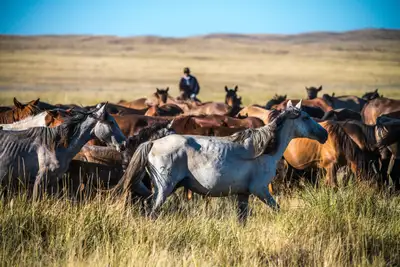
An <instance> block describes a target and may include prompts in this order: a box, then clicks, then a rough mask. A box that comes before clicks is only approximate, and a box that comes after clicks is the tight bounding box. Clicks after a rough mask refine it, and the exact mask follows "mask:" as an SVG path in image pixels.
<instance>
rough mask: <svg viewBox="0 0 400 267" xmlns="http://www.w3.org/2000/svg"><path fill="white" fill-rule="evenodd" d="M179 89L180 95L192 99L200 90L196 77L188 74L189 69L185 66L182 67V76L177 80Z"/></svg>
mask: <svg viewBox="0 0 400 267" xmlns="http://www.w3.org/2000/svg"><path fill="white" fill-rule="evenodd" d="M179 90H180V91H181V95H182V96H183V95H185V96H186V98H189V97H190V99H192V100H195V99H196V96H197V95H198V94H199V92H200V86H199V83H198V82H197V79H196V77H194V76H192V75H191V74H190V69H189V68H187V67H186V68H184V69H183V77H182V78H181V80H180V82H179Z"/></svg>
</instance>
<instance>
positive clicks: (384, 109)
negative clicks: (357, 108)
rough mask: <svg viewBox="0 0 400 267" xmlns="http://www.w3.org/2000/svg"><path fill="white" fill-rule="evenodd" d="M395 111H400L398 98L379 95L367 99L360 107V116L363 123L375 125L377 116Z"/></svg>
mask: <svg viewBox="0 0 400 267" xmlns="http://www.w3.org/2000/svg"><path fill="white" fill-rule="evenodd" d="M396 111H400V100H397V99H390V98H386V97H380V98H375V99H373V100H371V101H369V102H368V103H367V104H366V105H365V106H364V108H363V109H362V111H361V116H362V118H363V121H364V123H365V124H368V125H375V123H376V119H377V118H378V117H379V116H381V115H384V114H388V113H393V112H396Z"/></svg>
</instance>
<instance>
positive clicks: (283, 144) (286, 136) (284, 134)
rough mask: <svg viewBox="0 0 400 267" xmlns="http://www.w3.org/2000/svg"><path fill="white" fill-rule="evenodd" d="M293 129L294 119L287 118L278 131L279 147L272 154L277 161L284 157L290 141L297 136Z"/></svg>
mask: <svg viewBox="0 0 400 267" xmlns="http://www.w3.org/2000/svg"><path fill="white" fill-rule="evenodd" d="M264 127H266V126H264ZM293 129H294V125H293V120H290V119H285V121H284V122H283V125H282V126H281V128H280V129H279V130H278V132H277V133H276V134H277V135H278V144H277V149H276V151H275V152H274V153H273V154H272V155H270V156H272V157H273V159H274V160H275V161H276V162H277V161H278V160H280V159H281V158H282V156H283V153H284V152H285V150H286V148H287V146H288V145H289V143H290V141H291V140H292V139H293V138H295V133H294V131H293Z"/></svg>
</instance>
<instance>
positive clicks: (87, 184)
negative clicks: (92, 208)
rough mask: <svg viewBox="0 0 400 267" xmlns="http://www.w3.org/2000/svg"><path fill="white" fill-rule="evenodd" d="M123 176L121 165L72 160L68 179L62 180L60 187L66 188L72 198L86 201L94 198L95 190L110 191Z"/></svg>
mask: <svg viewBox="0 0 400 267" xmlns="http://www.w3.org/2000/svg"><path fill="white" fill-rule="evenodd" d="M122 175H123V169H122V167H121V165H112V166H109V165H104V164H99V163H94V162H86V161H80V160H75V159H74V160H72V161H71V163H70V164H69V168H68V171H67V172H66V179H64V180H60V185H59V186H60V187H61V188H64V186H65V185H66V188H67V189H68V191H69V192H70V194H69V195H70V196H72V197H75V198H78V199H81V200H86V199H88V198H89V197H91V196H93V195H94V194H93V193H94V192H96V193H97V192H98V191H97V190H93V189H109V188H111V187H113V186H115V185H116V184H117V183H118V181H119V179H120V178H121V177H122Z"/></svg>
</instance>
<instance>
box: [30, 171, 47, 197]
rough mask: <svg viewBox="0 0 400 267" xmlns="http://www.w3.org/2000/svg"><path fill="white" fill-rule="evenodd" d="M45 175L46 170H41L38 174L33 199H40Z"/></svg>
mask: <svg viewBox="0 0 400 267" xmlns="http://www.w3.org/2000/svg"><path fill="white" fill-rule="evenodd" d="M44 175H45V172H44V171H43V170H39V172H38V174H37V175H36V179H35V184H34V185H33V195H32V198H33V201H38V200H39V193H40V191H41V184H42V181H43V177H44Z"/></svg>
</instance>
